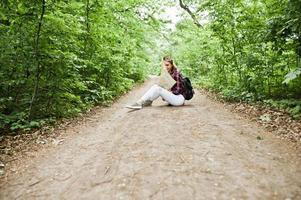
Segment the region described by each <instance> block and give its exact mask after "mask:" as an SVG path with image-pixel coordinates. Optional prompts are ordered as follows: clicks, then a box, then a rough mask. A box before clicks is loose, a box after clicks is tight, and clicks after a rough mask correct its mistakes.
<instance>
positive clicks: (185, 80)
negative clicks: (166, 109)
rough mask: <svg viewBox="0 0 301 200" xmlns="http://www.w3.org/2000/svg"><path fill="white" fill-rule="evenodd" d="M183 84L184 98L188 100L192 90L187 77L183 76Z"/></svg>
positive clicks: (191, 95)
mask: <svg viewBox="0 0 301 200" xmlns="http://www.w3.org/2000/svg"><path fill="white" fill-rule="evenodd" d="M183 85H184V88H185V99H186V100H190V99H192V97H193V95H194V90H193V87H192V85H191V82H190V80H189V78H188V77H183Z"/></svg>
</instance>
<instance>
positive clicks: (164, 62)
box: [163, 60, 172, 72]
mask: <svg viewBox="0 0 301 200" xmlns="http://www.w3.org/2000/svg"><path fill="white" fill-rule="evenodd" d="M163 66H164V67H165V68H166V69H167V71H169V72H170V71H171V70H172V65H171V63H170V62H168V61H165V60H164V61H163Z"/></svg>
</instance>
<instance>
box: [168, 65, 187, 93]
mask: <svg viewBox="0 0 301 200" xmlns="http://www.w3.org/2000/svg"><path fill="white" fill-rule="evenodd" d="M171 77H172V78H173V79H174V80H175V81H177V82H176V83H175V84H174V85H173V86H172V87H171V89H170V90H171V92H172V93H173V94H175V95H179V94H182V95H183V96H184V98H185V88H184V84H183V76H182V74H181V73H180V72H179V71H178V70H177V69H176V68H174V70H173V71H172V72H171Z"/></svg>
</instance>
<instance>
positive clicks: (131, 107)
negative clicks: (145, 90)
mask: <svg viewBox="0 0 301 200" xmlns="http://www.w3.org/2000/svg"><path fill="white" fill-rule="evenodd" d="M125 107H126V108H129V109H135V110H139V109H142V107H138V106H137V107H136V106H125Z"/></svg>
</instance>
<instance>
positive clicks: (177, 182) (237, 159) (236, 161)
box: [0, 79, 301, 200]
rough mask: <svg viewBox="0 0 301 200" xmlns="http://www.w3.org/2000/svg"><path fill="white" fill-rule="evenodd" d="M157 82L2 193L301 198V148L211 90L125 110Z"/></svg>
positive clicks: (31, 165) (30, 166) (44, 154)
mask: <svg viewBox="0 0 301 200" xmlns="http://www.w3.org/2000/svg"><path fill="white" fill-rule="evenodd" d="M153 81H154V79H152V80H150V81H148V82H147V83H145V84H144V85H143V86H141V87H138V88H136V89H134V90H133V91H132V92H130V93H129V94H127V95H125V96H124V97H122V98H121V99H120V100H119V101H118V102H116V103H115V104H114V105H113V106H112V107H110V108H106V109H103V111H102V112H100V113H98V114H97V115H96V116H95V118H94V119H93V120H92V121H91V122H89V123H87V124H86V125H85V126H81V127H74V128H72V129H71V130H69V132H78V133H76V134H70V135H69V137H68V136H67V137H66V138H65V141H64V144H63V145H59V146H57V147H55V148H54V147H53V148H49V149H47V151H41V153H40V154H39V155H38V156H37V157H36V158H35V159H33V160H32V161H31V162H28V163H26V165H27V166H26V167H24V169H25V170H24V172H22V173H20V174H16V175H12V176H10V177H9V179H8V181H6V182H5V183H2V184H1V189H0V199H105V200H107V199H143V200H144V199H185V200H186V199H189V200H190V199H301V151H300V150H296V149H293V148H291V147H290V145H289V143H287V142H286V141H283V140H280V139H278V138H276V137H274V136H272V135H271V134H269V133H265V131H264V130H262V129H261V128H258V127H257V126H256V124H254V123H250V122H249V121H248V120H245V119H241V117H239V116H238V115H236V114H233V113H231V112H229V111H227V110H225V109H224V108H223V106H222V105H221V104H218V103H215V102H212V101H210V100H209V99H208V98H206V96H204V95H202V94H200V93H197V94H196V96H195V98H194V99H193V100H192V101H189V102H187V103H186V105H185V106H183V107H171V106H167V105H166V103H165V102H163V101H161V100H158V101H156V102H155V104H154V105H153V106H152V107H147V108H145V109H143V110H139V111H134V112H128V111H129V110H128V109H126V108H123V106H124V105H125V104H127V103H128V102H133V101H134V100H136V98H138V97H139V96H140V95H142V94H143V93H144V92H145V91H146V90H147V89H148V88H149V87H150V86H151V84H152V83H153ZM257 136H261V137H263V140H258V139H257Z"/></svg>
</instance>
